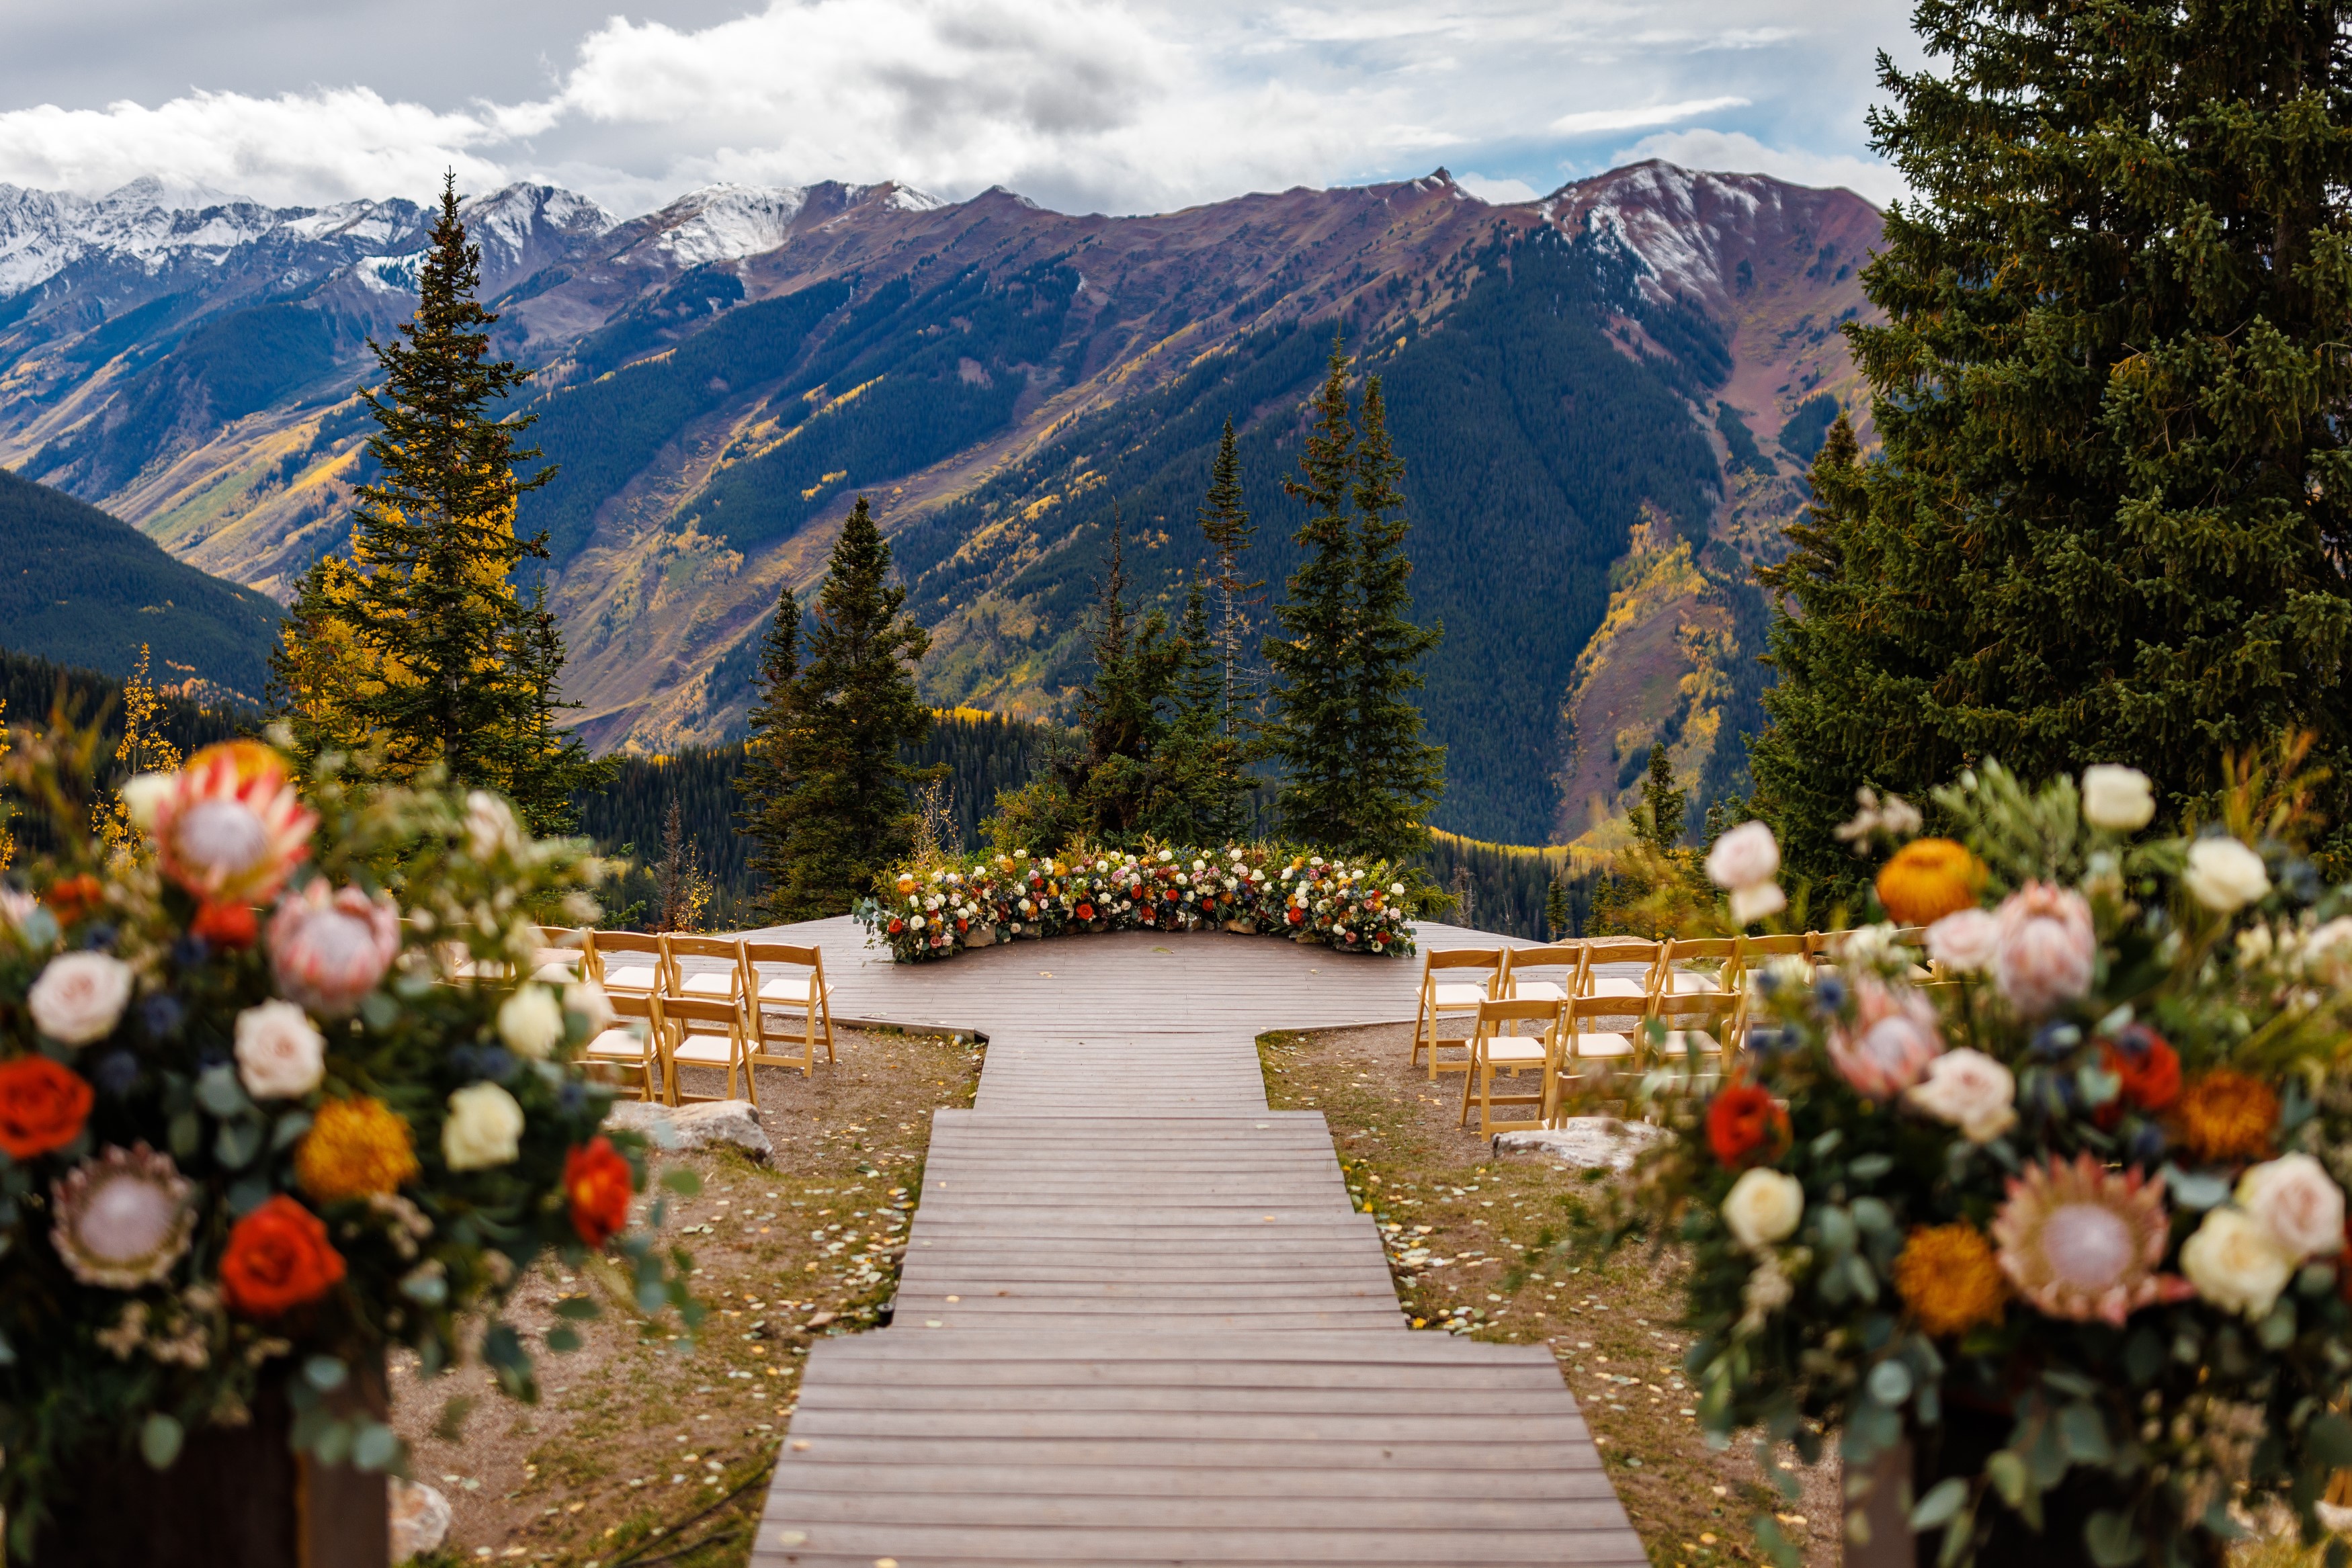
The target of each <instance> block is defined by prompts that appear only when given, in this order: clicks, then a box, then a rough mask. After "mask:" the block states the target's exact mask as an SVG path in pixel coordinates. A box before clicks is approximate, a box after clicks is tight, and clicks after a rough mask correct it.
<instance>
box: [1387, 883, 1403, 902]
mask: <svg viewBox="0 0 2352 1568" xmlns="http://www.w3.org/2000/svg"><path fill="white" fill-rule="evenodd" d="M1389 895H1390V896H1391V897H1392V898H1401V897H1402V896H1403V895H1404V883H1401V882H1392V883H1389Z"/></svg>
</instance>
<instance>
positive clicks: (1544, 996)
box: [1511, 980, 1568, 1002]
mask: <svg viewBox="0 0 2352 1568" xmlns="http://www.w3.org/2000/svg"><path fill="white" fill-rule="evenodd" d="M1511 995H1513V996H1515V997H1517V998H1519V1000H1521V1001H1523V1002H1564V1001H1566V1000H1568V993H1567V992H1566V991H1564V990H1562V989H1561V988H1559V986H1558V985H1556V984H1554V983H1553V982H1552V981H1549V980H1513V981H1512V982H1511Z"/></svg>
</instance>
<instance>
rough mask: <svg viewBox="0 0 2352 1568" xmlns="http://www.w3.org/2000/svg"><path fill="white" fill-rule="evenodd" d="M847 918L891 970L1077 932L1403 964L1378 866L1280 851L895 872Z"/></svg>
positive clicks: (1024, 861) (1006, 861) (1408, 936)
mask: <svg viewBox="0 0 2352 1568" xmlns="http://www.w3.org/2000/svg"><path fill="white" fill-rule="evenodd" d="M887 881H888V885H889V887H890V889H891V891H890V892H889V893H888V894H886V895H885V896H882V897H878V898H872V899H866V900H863V901H861V902H860V903H859V904H858V905H857V907H856V910H855V911H854V912H853V913H855V914H856V916H857V918H858V919H859V921H861V922H862V923H863V924H864V925H866V930H867V931H868V932H869V933H870V934H871V935H872V936H873V938H874V939H875V940H877V941H878V942H881V943H883V944H884V945H886V946H888V947H889V949H890V953H891V956H892V957H894V958H895V959H896V960H897V961H898V962H899V963H902V964H912V963H918V962H920V961H922V960H925V959H929V958H947V957H952V956H954V955H955V954H957V953H958V952H961V951H962V950H963V949H964V948H967V947H986V946H992V945H993V944H995V943H997V942H1001V941H1006V940H1009V939H1012V938H1014V937H1029V936H1070V935H1073V934H1076V933H1078V932H1084V931H1130V930H1153V931H1201V930H1208V929H1223V930H1226V931H1232V932H1237V933H1243V934H1249V935H1265V936H1289V937H1292V938H1294V939H1295V940H1298V941H1302V942H1312V943H1320V944H1322V945H1324V946H1330V947H1336V948H1339V950H1341V951H1343V952H1354V953H1373V954H1381V955H1385V956H1404V955H1410V954H1411V953H1412V951H1413V939H1412V926H1411V925H1408V924H1407V923H1406V917H1407V915H1408V912H1409V905H1410V904H1411V902H1412V894H1411V893H1410V892H1409V891H1408V886H1407V883H1406V882H1405V881H1404V880H1403V879H1402V873H1398V872H1397V871H1395V870H1394V869H1392V868H1391V866H1390V865H1389V864H1388V862H1385V861H1382V862H1368V863H1361V864H1352V865H1351V864H1349V863H1347V862H1342V861H1339V860H1327V859H1325V858H1324V857H1323V856H1321V855H1319V854H1314V853H1311V852H1305V851H1297V850H1293V849H1291V848H1289V847H1287V846H1285V845H1280V844H1268V843H1254V844H1227V845H1225V846H1223V848H1221V849H1207V848H1201V847H1191V848H1186V847H1179V846H1172V845H1146V846H1145V847H1144V848H1143V849H1141V850H1138V851H1117V850H1108V849H1094V848H1089V847H1087V846H1086V845H1084V844H1079V845H1076V846H1073V847H1072V848H1070V849H1069V850H1067V851H1066V852H1064V853H1063V854H1062V855H1060V856H1058V857H1056V856H1050V855H1048V856H1040V857H1033V856H1031V855H1030V853H1029V852H1027V851H1026V850H1020V851H1015V852H1013V853H1010V854H987V855H978V856H973V857H971V858H968V859H945V858H937V857H935V858H934V859H933V860H932V861H930V862H913V863H909V864H908V865H904V866H901V867H899V868H898V870H897V871H896V872H894V873H891V874H890V876H889V877H888V879H887Z"/></svg>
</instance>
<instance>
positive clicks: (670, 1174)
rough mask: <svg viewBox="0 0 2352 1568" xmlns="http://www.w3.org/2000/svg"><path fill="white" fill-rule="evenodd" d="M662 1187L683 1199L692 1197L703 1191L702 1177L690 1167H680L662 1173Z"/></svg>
mask: <svg viewBox="0 0 2352 1568" xmlns="http://www.w3.org/2000/svg"><path fill="white" fill-rule="evenodd" d="M661 1179H662V1186H666V1187H667V1188H669V1189H670V1191H672V1192H674V1193H677V1195H678V1196H679V1197H693V1196H694V1195H695V1194H697V1193H698V1192H700V1191H701V1190H702V1177H701V1176H700V1175H699V1174H698V1173H697V1172H696V1171H695V1170H693V1169H692V1168H691V1167H690V1166H676V1167H674V1168H672V1169H669V1170H666V1171H664V1172H662V1178H661Z"/></svg>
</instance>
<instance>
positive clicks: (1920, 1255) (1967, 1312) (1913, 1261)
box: [1895, 1221, 2009, 1337]
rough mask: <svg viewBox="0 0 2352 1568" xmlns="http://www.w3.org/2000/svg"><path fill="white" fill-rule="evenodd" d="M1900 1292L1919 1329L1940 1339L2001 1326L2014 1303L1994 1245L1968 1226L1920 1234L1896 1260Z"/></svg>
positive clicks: (1930, 1227)
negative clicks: (1989, 1325) (2004, 1312)
mask: <svg viewBox="0 0 2352 1568" xmlns="http://www.w3.org/2000/svg"><path fill="white" fill-rule="evenodd" d="M1895 1292H1896V1293H1897V1294H1899V1295H1900V1296H1901V1297H1902V1298H1903V1304H1904V1305H1905V1306H1907V1307H1909V1308H1910V1309H1911V1315H1912V1316H1913V1317H1915V1318H1916V1319H1917V1320H1918V1321H1919V1326H1920V1327H1921V1328H1923V1329H1925V1330H1927V1332H1928V1333H1931V1334H1934V1335H1937V1336H1938V1337H1943V1336H1948V1335H1951V1334H1958V1333H1967V1332H1968V1331H1969V1329H1972V1328H1974V1327H1976V1326H1977V1325H1978V1324H1979V1323H1997V1322H2000V1314H2001V1309H2002V1308H2003V1307H2004V1306H2006V1305H2007V1304H2008V1301H2009V1282H2008V1281H2006V1280H2004V1279H2003V1278H2002V1277H2001V1272H2000V1261H1999V1260H1997V1259H1996V1258H1995V1257H1994V1256H1993V1250H1992V1243H1990V1242H1989V1241H1987V1240H1986V1239H1984V1237H1983V1236H1981V1235H1980V1234H1979V1233H1978V1230H1977V1228H1976V1227H1975V1226H1973V1225H1970V1224H1968V1223H1967V1222H1966V1221H1962V1222H1961V1223H1959V1224H1957V1225H1927V1226H1922V1227H1920V1228H1918V1229H1916V1230H1914V1231H1913V1232H1912V1233H1911V1239H1909V1240H1907V1241H1906V1242H1905V1243H1904V1244H1903V1251H1902V1255H1901V1256H1899V1257H1897V1258H1896V1259H1895Z"/></svg>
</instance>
